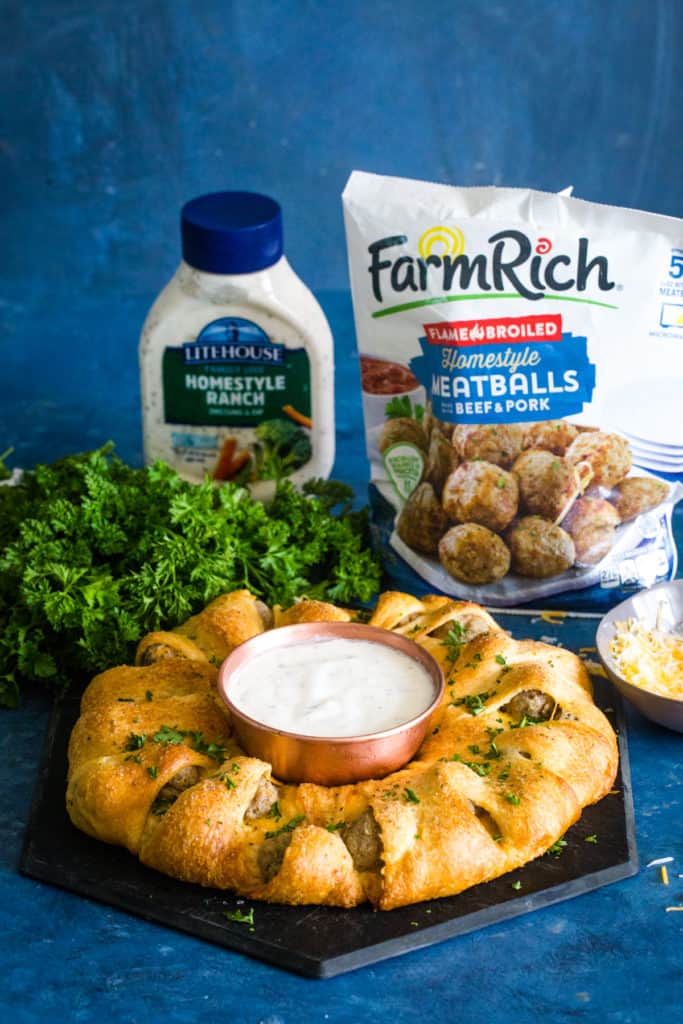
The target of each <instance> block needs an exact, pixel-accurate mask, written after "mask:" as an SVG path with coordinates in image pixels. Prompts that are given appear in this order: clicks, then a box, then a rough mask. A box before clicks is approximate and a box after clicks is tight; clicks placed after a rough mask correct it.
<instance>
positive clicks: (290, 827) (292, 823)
mask: <svg viewBox="0 0 683 1024" xmlns="http://www.w3.org/2000/svg"><path fill="white" fill-rule="evenodd" d="M305 820H306V816H305V814H298V815H297V816H296V818H290V820H289V821H288V822H287V824H286V825H283V826H282V828H279V829H277V831H275V832H266V839H274V838H275V836H279V835H282V833H283V832H293V831H294V829H295V828H296V827H297V825H300V824H301V822H302V821H305Z"/></svg>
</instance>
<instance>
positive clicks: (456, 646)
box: [443, 619, 467, 662]
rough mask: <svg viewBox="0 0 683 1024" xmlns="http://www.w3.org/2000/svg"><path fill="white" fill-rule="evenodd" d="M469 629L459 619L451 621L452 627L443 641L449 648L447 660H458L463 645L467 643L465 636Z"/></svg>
mask: <svg viewBox="0 0 683 1024" xmlns="http://www.w3.org/2000/svg"><path fill="white" fill-rule="evenodd" d="M466 634H467V630H466V628H465V626H463V624H462V622H458V621H457V619H456V620H454V621H453V622H452V623H451V628H450V629H449V630H448V632H447V633H446V636H445V637H444V640H443V643H444V644H445V645H446V647H447V648H448V653H447V655H446V660H447V661H451V662H453V661H457V660H458V657H459V655H460V650H461V648H462V645H463V644H464V643H465V636H466Z"/></svg>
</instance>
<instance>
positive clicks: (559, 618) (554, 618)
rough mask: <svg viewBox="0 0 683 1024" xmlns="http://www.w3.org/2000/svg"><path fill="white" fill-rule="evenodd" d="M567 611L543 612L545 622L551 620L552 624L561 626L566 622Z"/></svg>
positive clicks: (542, 617) (542, 616)
mask: <svg viewBox="0 0 683 1024" xmlns="http://www.w3.org/2000/svg"><path fill="white" fill-rule="evenodd" d="M565 614H566V613H565V612H557V611H547V612H541V619H542V620H543V622H549V623H550V625H551V626H559V625H561V623H563V622H564V619H565Z"/></svg>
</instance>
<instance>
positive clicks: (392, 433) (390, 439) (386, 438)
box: [378, 416, 427, 452]
mask: <svg viewBox="0 0 683 1024" xmlns="http://www.w3.org/2000/svg"><path fill="white" fill-rule="evenodd" d="M401 441H405V442H406V443H408V444H414V445H415V447H416V448H419V449H420V450H421V451H423V452H426V451H427V437H426V435H425V432H424V430H423V429H422V426H421V424H419V423H418V422H417V420H413V419H410V417H409V416H396V417H395V418H393V419H390V420H387V421H386V423H385V424H384V426H383V427H382V433H381V434H380V436H379V442H378V447H379V450H380V451H381V452H385V451H386V450H387V448H391V446H392V444H399V442H401Z"/></svg>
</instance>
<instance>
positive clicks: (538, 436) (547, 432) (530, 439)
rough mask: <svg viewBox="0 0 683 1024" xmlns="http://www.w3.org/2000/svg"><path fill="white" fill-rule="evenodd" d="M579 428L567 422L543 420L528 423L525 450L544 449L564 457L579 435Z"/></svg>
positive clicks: (525, 433)
mask: <svg viewBox="0 0 683 1024" xmlns="http://www.w3.org/2000/svg"><path fill="white" fill-rule="evenodd" d="M578 433H579V431H578V428H577V427H575V426H574V424H573V423H569V422H568V421H567V420H543V421H542V422H541V423H527V424H526V427H525V429H524V447H525V448H543V449H544V451H548V452H553V453H554V454H555V455H564V454H565V452H566V451H567V448H569V445H570V444H571V443H572V441H573V440H574V438H575V437H576V436H577V435H578Z"/></svg>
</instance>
